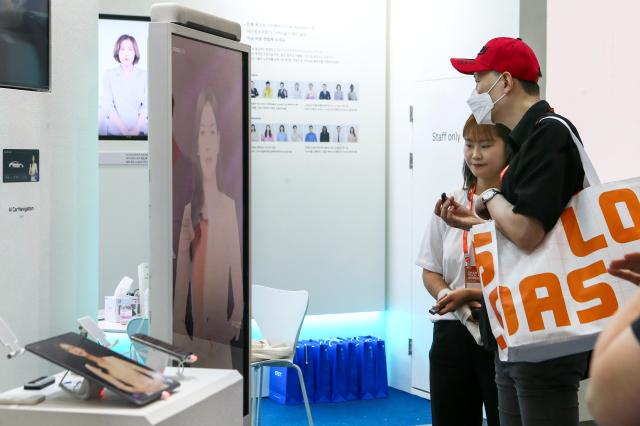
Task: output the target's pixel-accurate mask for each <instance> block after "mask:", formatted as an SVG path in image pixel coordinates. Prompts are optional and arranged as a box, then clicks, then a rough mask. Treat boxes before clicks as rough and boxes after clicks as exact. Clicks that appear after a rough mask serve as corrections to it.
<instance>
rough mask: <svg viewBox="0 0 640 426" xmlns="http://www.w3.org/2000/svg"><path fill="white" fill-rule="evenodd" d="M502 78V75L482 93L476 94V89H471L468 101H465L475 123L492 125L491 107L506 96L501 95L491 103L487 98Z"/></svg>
mask: <svg viewBox="0 0 640 426" xmlns="http://www.w3.org/2000/svg"><path fill="white" fill-rule="evenodd" d="M501 78H502V74H500V76H499V77H498V79H497V80H496V81H495V82H494V83H493V85H492V86H491V87H490V88H489V90H487V91H486V92H484V93H478V91H477V90H476V89H473V92H471V95H470V96H469V99H467V105H469V108H471V112H472V113H473V116H474V117H475V118H476V122H477V123H478V124H493V121H492V120H491V110H492V109H493V106H494V105H495V104H497V103H498V101H499V100H500V99H502V98H504V96H505V95H506V93H505V94H503V95H502V96H500V97H499V98H498V100H496V101H495V102H493V100H492V99H491V96H489V92H490V91H491V90H492V89H493V88H494V87H495V86H496V84H498V81H500V79H501Z"/></svg>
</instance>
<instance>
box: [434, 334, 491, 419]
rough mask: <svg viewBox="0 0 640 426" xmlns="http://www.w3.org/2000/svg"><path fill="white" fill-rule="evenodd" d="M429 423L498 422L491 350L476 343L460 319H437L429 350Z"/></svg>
mask: <svg viewBox="0 0 640 426" xmlns="http://www.w3.org/2000/svg"><path fill="white" fill-rule="evenodd" d="M429 375H430V382H431V414H432V417H433V426H458V425H459V426H476V425H477V426H481V425H482V405H483V403H484V406H485V411H486V412H487V421H488V424H489V426H497V425H499V424H500V423H499V420H498V392H497V390H496V383H495V373H494V360H493V353H491V352H488V351H486V350H484V349H483V348H482V347H481V346H478V345H477V344H476V342H475V340H474V339H473V337H471V334H470V333H469V331H468V330H467V329H466V327H465V326H464V325H462V324H461V323H460V321H438V322H436V323H435V324H434V327H433V343H432V344H431V350H430V351H429Z"/></svg>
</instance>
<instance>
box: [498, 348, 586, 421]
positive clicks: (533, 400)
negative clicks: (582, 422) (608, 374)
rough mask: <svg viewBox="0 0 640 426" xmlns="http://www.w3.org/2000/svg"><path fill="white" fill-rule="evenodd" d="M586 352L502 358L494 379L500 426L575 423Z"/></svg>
mask: <svg viewBox="0 0 640 426" xmlns="http://www.w3.org/2000/svg"><path fill="white" fill-rule="evenodd" d="M588 358H589V353H588V352H585V353H580V354H576V355H569V356H564V357H562V358H554V359H550V360H547V361H542V362H535V363H533V362H502V361H500V360H499V359H498V356H497V355H496V383H497V385H498V393H499V395H500V422H502V425H503V426H577V425H578V388H579V386H580V379H581V378H582V376H583V373H584V371H585V368H586V366H587V360H588Z"/></svg>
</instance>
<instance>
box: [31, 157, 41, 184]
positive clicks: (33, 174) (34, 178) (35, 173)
mask: <svg viewBox="0 0 640 426" xmlns="http://www.w3.org/2000/svg"><path fill="white" fill-rule="evenodd" d="M29 177H30V178H31V182H38V180H39V179H38V163H36V156H35V155H32V156H31V164H29Z"/></svg>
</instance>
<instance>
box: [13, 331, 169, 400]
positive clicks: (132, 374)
mask: <svg viewBox="0 0 640 426" xmlns="http://www.w3.org/2000/svg"><path fill="white" fill-rule="evenodd" d="M25 349H26V350H28V351H29V352H33V353H34V354H36V355H39V356H41V357H42V358H44V359H46V360H48V361H51V362H53V363H55V364H58V365H60V366H61V367H64V368H66V369H69V370H71V371H73V372H74V373H76V374H79V375H81V376H83V377H85V378H88V379H89V380H92V381H94V382H97V383H99V384H101V385H102V386H104V387H106V388H108V389H110V390H112V391H113V392H115V393H117V394H119V395H122V396H124V397H125V398H126V399H128V400H129V401H131V402H133V403H135V404H138V405H144V404H147V403H149V402H151V401H154V400H156V399H158V398H159V397H160V395H161V393H162V392H163V391H171V390H173V389H175V388H177V387H178V386H180V383H179V382H178V381H176V380H173V379H170V378H168V377H165V376H163V375H162V374H161V373H159V372H157V371H154V370H152V369H150V368H149V367H146V366H144V365H142V364H139V363H137V362H135V361H132V360H131V359H129V358H126V357H124V356H122V355H120V354H118V353H116V352H114V351H112V350H111V349H107V348H105V347H104V346H100V345H98V344H97V343H95V342H93V341H91V340H89V339H87V338H85V337H83V336H81V335H79V334H76V333H66V334H62V335H60V336H55V337H51V338H49V339H46V340H42V341H40V342H35V343H32V344H30V345H27V346H26V347H25Z"/></svg>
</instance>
